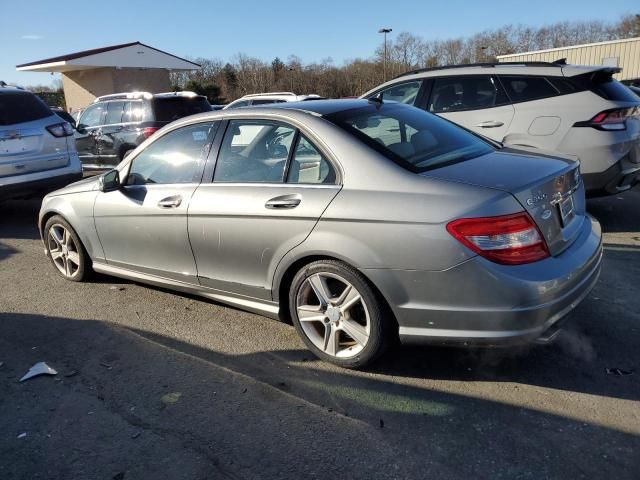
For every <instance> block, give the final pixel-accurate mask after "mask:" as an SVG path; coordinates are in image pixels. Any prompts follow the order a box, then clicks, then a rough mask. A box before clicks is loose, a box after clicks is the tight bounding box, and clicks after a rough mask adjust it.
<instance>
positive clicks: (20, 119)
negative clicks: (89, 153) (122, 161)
mask: <svg viewBox="0 0 640 480" xmlns="http://www.w3.org/2000/svg"><path fill="white" fill-rule="evenodd" d="M81 178H82V165H81V164H80V159H79V158H78V153H77V152H76V144H75V140H74V138H73V128H72V127H71V125H70V124H69V123H68V122H66V121H64V120H63V119H62V118H60V117H59V116H58V115H56V114H55V113H54V112H52V111H51V109H50V108H49V107H48V106H47V105H46V104H45V103H44V102H43V101H42V100H40V98H38V97H37V96H35V95H34V94H33V93H31V92H28V91H26V90H22V89H20V88H15V87H8V86H6V85H3V84H2V82H0V200H6V199H9V198H26V197H29V196H32V195H34V194H39V193H46V192H49V191H52V190H56V189H58V188H61V187H63V186H65V185H67V184H69V183H71V182H73V181H75V180H79V179H81Z"/></svg>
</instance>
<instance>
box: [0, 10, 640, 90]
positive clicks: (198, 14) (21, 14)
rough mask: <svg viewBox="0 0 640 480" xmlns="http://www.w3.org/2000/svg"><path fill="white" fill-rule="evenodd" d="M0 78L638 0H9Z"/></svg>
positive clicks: (443, 34) (354, 43)
mask: <svg viewBox="0 0 640 480" xmlns="http://www.w3.org/2000/svg"><path fill="white" fill-rule="evenodd" d="M2 1H3V2H5V1H6V2H8V4H7V5H6V6H3V7H2V9H1V10H2V16H1V17H0V80H4V81H6V82H8V83H17V84H22V85H25V84H26V85H34V84H49V83H51V81H52V79H53V78H54V77H52V76H51V75H50V74H46V73H25V72H16V70H15V66H16V65H17V64H20V63H26V62H31V61H35V60H40V59H44V58H47V57H52V56H57V55H62V54H66V53H71V52H76V51H79V50H86V49H90V48H98V47H103V46H107V45H113V44H118V43H127V42H132V41H138V40H139V41H141V42H143V43H146V44H149V45H151V46H153V47H156V48H159V49H161V50H166V51H168V52H170V53H173V54H175V55H178V56H189V57H209V58H213V57H216V58H220V59H222V60H229V59H231V57H232V56H233V55H234V54H235V53H238V52H242V53H246V54H247V55H250V56H255V57H258V58H261V59H264V60H271V59H273V58H274V57H276V56H279V57H280V58H281V59H283V60H286V58H287V57H288V56H289V55H291V54H295V55H297V56H299V57H301V58H302V60H303V61H304V62H312V61H320V60H322V59H323V58H326V57H331V58H333V60H334V61H335V62H336V63H337V64H340V63H342V62H343V61H344V60H345V59H350V58H355V57H369V56H370V55H372V54H373V52H374V50H375V48H376V46H377V45H378V44H379V43H380V42H381V40H382V38H381V35H380V34H378V33H377V31H378V28H380V27H383V26H384V27H390V28H393V33H392V34H391V35H393V34H395V33H400V32H403V31H408V32H411V33H414V34H416V35H420V36H422V37H424V38H427V39H446V38H453V37H460V36H467V35H472V34H474V33H476V32H480V31H482V30H486V29H490V28H496V27H499V26H501V25H505V24H509V23H513V24H525V25H531V26H539V25H544V24H550V23H555V22H559V21H580V20H594V19H597V20H603V21H613V20H617V19H618V18H619V17H620V16H621V15H622V14H624V13H638V11H640V3H639V2H638V0H535V1H534V2H525V1H523V0H509V1H504V0H499V1H490V0H485V1H478V0H457V1H437V2H436V1H427V0H422V1H420V0H401V1H397V0H396V1H390V0H386V1H379V0H370V1H348V0H341V1H338V0H322V1H317V2H304V1H301V0H298V1H292V0H278V1H253V0H235V1H224V2H221V1H215V0H209V1H206V0H202V1H200V2H198V1H194V0H173V1H171V2H169V1H165V0H156V1H148V0H128V1H123V0H106V1H101V2H91V1H88V0H85V1H82V2H79V1H76V0H64V1H57V2H54V1H51V0H46V1H45V0H29V1H20V0H2Z"/></svg>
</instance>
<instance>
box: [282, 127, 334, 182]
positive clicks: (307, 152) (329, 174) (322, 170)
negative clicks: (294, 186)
mask: <svg viewBox="0 0 640 480" xmlns="http://www.w3.org/2000/svg"><path fill="white" fill-rule="evenodd" d="M335 181H336V174H335V171H334V170H333V167H332V166H331V164H330V163H329V162H328V161H327V159H326V158H324V155H322V154H321V153H320V152H319V151H318V149H317V148H316V147H314V146H313V144H312V143H311V142H310V141H309V140H307V138H306V137H305V136H304V135H300V137H299V138H298V144H297V146H296V149H295V152H294V154H293V158H292V160H291V165H289V173H288V175H287V183H316V184H318V183H326V184H332V183H335Z"/></svg>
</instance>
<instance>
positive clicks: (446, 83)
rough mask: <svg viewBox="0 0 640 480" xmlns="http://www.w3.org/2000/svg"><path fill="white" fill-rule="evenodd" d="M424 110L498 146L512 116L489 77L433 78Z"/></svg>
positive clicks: (496, 86)
mask: <svg viewBox="0 0 640 480" xmlns="http://www.w3.org/2000/svg"><path fill="white" fill-rule="evenodd" d="M427 110H428V111H430V112H432V113H435V114H437V115H439V116H441V117H444V118H446V119H448V120H451V121H452V122H454V123H457V124H459V125H462V126H463V127H465V128H468V129H469V130H472V131H474V132H476V133H479V134H480V135H484V136H486V137H489V138H491V139H493V140H496V141H498V142H501V141H502V140H503V139H504V137H505V135H506V134H507V132H508V131H509V126H510V125H511V122H512V120H513V115H514V108H513V105H511V104H510V103H509V100H508V98H507V96H506V95H505V93H504V90H503V89H502V86H501V85H500V83H499V81H498V80H497V78H495V77H493V76H490V75H461V76H457V77H438V78H435V79H434V81H433V87H432V88H431V95H430V97H429V100H428V102H427Z"/></svg>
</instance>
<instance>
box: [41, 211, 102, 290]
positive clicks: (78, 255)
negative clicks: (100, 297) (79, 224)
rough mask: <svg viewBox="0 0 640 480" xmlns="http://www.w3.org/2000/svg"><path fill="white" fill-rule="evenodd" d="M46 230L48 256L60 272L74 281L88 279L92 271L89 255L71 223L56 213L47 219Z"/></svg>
mask: <svg viewBox="0 0 640 480" xmlns="http://www.w3.org/2000/svg"><path fill="white" fill-rule="evenodd" d="M44 232H45V242H46V245H47V256H48V257H49V259H50V260H51V263H53V266H54V267H55V268H56V270H57V271H58V273H59V274H60V275H62V276H63V277H64V278H66V279H67V280H71V281H73V282H81V281H83V280H86V279H87V277H88V276H89V274H90V273H91V266H90V260H89V256H88V255H87V252H86V250H85V249H84V246H83V245H82V242H81V241H80V238H79V237H78V235H77V234H76V232H75V231H74V230H73V228H71V225H69V223H68V222H67V221H66V220H65V219H64V218H62V217H61V216H59V215H56V216H53V217H51V218H50V219H49V220H48V221H47V223H46V225H45V227H44Z"/></svg>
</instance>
